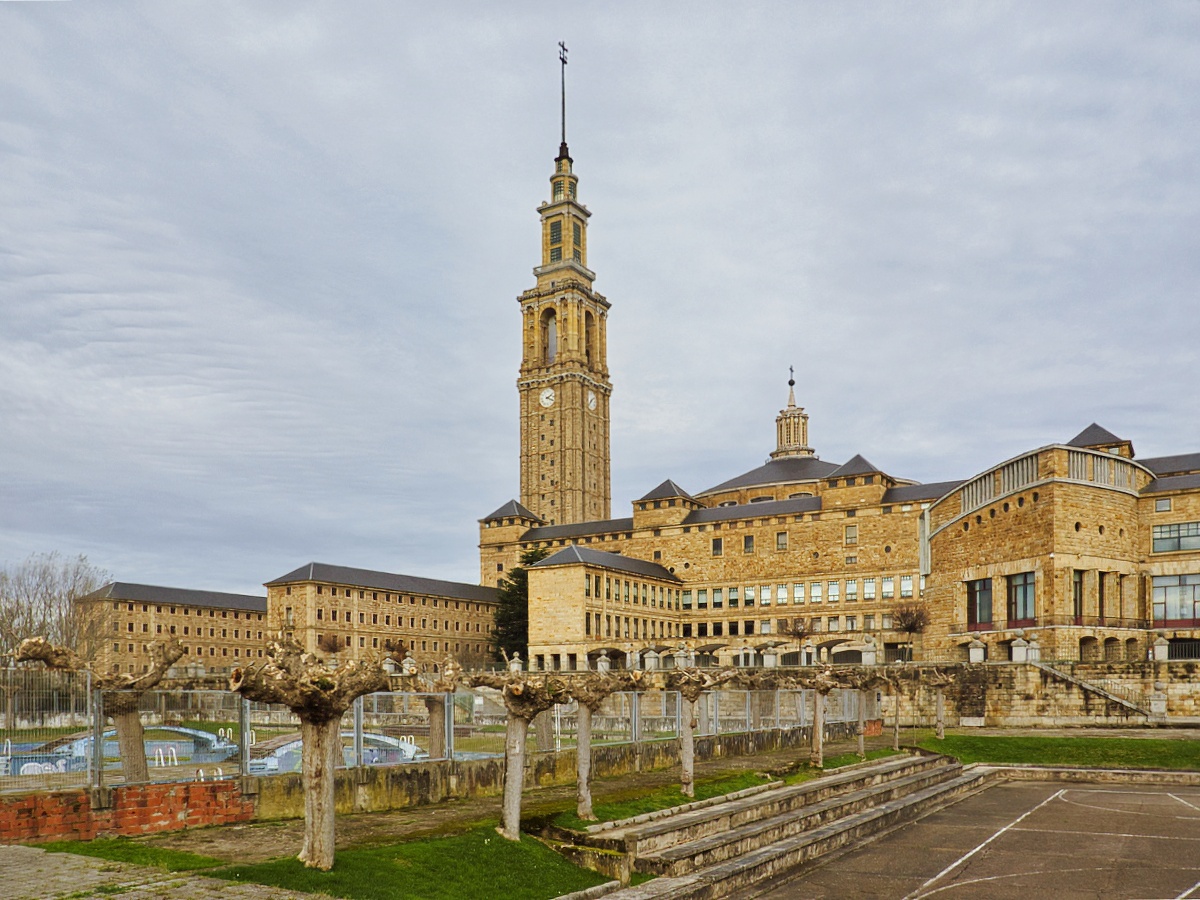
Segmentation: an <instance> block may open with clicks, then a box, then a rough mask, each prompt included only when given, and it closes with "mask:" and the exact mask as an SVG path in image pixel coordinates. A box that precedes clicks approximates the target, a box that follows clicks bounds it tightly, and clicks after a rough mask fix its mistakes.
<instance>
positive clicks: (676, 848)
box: [575, 755, 984, 900]
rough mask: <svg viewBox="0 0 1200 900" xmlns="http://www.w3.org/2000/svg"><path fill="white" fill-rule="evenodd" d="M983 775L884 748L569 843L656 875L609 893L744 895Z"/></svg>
mask: <svg viewBox="0 0 1200 900" xmlns="http://www.w3.org/2000/svg"><path fill="white" fill-rule="evenodd" d="M983 779H984V773H982V772H971V773H966V772H964V771H963V768H962V766H961V765H959V764H958V763H957V762H955V761H953V760H950V759H947V758H945V757H941V756H907V755H906V756H899V757H891V758H888V759H885V760H881V761H879V762H875V763H868V764H862V765H857V766H854V767H851V768H848V769H845V770H842V771H840V772H837V773H834V774H831V775H827V776H825V777H823V778H818V779H815V780H813V781H807V782H804V783H802V784H796V785H784V784H782V783H779V782H777V783H775V784H773V785H770V786H767V787H766V788H765V789H764V788H760V789H753V790H751V791H742V792H740V793H739V794H736V795H729V796H727V797H725V798H718V799H717V800H715V801H706V802H704V803H698V804H689V805H687V806H684V807H677V808H676V809H675V810H673V811H661V812H659V813H652V814H649V815H647V816H639V817H637V818H634V819H627V820H624V821H622V822H608V823H603V824H601V825H595V826H592V827H591V828H590V829H589V830H588V832H587V834H585V835H583V836H582V837H577V838H576V839H575V843H576V844H583V845H586V846H587V847H590V848H593V850H594V851H596V852H600V853H607V854H624V855H625V857H626V859H627V860H628V861H629V865H630V868H631V869H632V870H633V871H635V872H644V873H647V874H653V875H657V876H659V877H657V878H655V879H653V880H651V881H648V882H646V883H644V884H641V885H639V886H637V887H629V888H624V889H621V890H619V891H616V892H613V893H611V894H608V895H607V896H609V897H612V898H621V900H634V898H638V900H642V898H647V900H648V898H666V897H671V898H697V900H698V898H705V900H709V898H716V897H726V896H732V895H737V896H747V895H748V893H750V892H752V891H753V890H754V886H755V885H758V884H760V883H762V882H767V881H773V880H775V879H778V878H781V877H783V876H785V875H786V874H790V873H791V872H792V871H793V870H795V869H797V868H799V867H801V866H803V865H804V864H806V863H809V862H811V861H813V860H815V859H817V858H819V857H821V856H823V855H825V854H828V853H831V852H833V851H836V850H839V849H841V848H843V847H845V846H847V845H849V844H852V843H857V842H859V841H862V840H864V839H867V838H870V837H873V836H875V835H878V834H880V833H882V832H886V831H889V830H891V829H893V828H895V827H897V826H898V825H900V824H902V823H904V822H907V821H911V820H912V819H915V818H918V817H920V816H922V815H924V814H925V813H927V812H930V811H932V810H934V809H937V808H940V807H941V806H944V805H946V804H947V803H950V802H952V801H953V800H955V799H958V798H959V797H961V796H963V795H965V794H966V793H969V792H972V791H974V790H976V789H979V788H981V787H983Z"/></svg>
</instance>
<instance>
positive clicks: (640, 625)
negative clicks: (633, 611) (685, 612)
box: [583, 612, 680, 640]
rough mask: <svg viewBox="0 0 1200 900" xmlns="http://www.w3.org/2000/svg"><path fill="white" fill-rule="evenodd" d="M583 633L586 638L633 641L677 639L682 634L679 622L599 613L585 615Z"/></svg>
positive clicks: (586, 613)
mask: <svg viewBox="0 0 1200 900" xmlns="http://www.w3.org/2000/svg"><path fill="white" fill-rule="evenodd" d="M601 628H603V631H601ZM614 628H615V630H614ZM583 633H584V635H585V636H586V637H596V638H629V639H631V640H653V639H655V638H675V637H679V634H680V633H679V623H678V622H661V621H659V620H658V619H639V618H638V617H637V616H632V617H631V616H614V615H611V614H610V613H603V614H601V613H598V612H585V613H584V614H583Z"/></svg>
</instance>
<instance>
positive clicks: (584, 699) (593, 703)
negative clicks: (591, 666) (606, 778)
mask: <svg viewBox="0 0 1200 900" xmlns="http://www.w3.org/2000/svg"><path fill="white" fill-rule="evenodd" d="M644 681H645V672H644V671H643V670H640V669H635V670H632V671H627V672H588V673H587V674H585V675H576V676H574V677H573V678H572V679H571V685H570V691H571V697H572V698H573V699H574V700H575V702H576V704H577V705H578V707H579V725H578V728H576V731H575V735H576V741H575V743H576V746H575V775H576V787H575V814H576V815H577V816H579V818H581V819H583V820H584V821H594V820H595V818H596V814H595V813H594V812H593V811H592V715H593V714H594V713H595V712H596V710H598V709H599V708H600V704H602V703H603V702H604V701H605V700H606V699H607V698H608V697H610V696H611V695H613V694H615V693H616V692H617V691H628V690H641V689H642V687H644Z"/></svg>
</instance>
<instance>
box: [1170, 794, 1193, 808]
mask: <svg viewBox="0 0 1200 900" xmlns="http://www.w3.org/2000/svg"><path fill="white" fill-rule="evenodd" d="M1167 796H1168V797H1170V798H1171V799H1172V800H1178V801H1179V802H1180V803H1182V804H1183V805H1184V806H1190V807H1191V808H1192V809H1194V810H1196V811H1197V812H1200V806H1197V805H1196V804H1195V803H1189V802H1188V801H1187V800H1184V799H1183V798H1182V797H1180V796H1179V795H1178V794H1167Z"/></svg>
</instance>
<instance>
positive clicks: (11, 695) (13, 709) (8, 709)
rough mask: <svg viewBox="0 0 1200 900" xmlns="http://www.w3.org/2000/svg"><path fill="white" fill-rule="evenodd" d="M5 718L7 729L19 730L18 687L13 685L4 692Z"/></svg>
mask: <svg viewBox="0 0 1200 900" xmlns="http://www.w3.org/2000/svg"><path fill="white" fill-rule="evenodd" d="M10 677H11V676H10ZM4 720H5V726H4V727H5V729H6V730H8V731H16V730H17V689H16V687H14V686H11V685H10V686H9V688H8V690H6V691H5V692H4Z"/></svg>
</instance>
